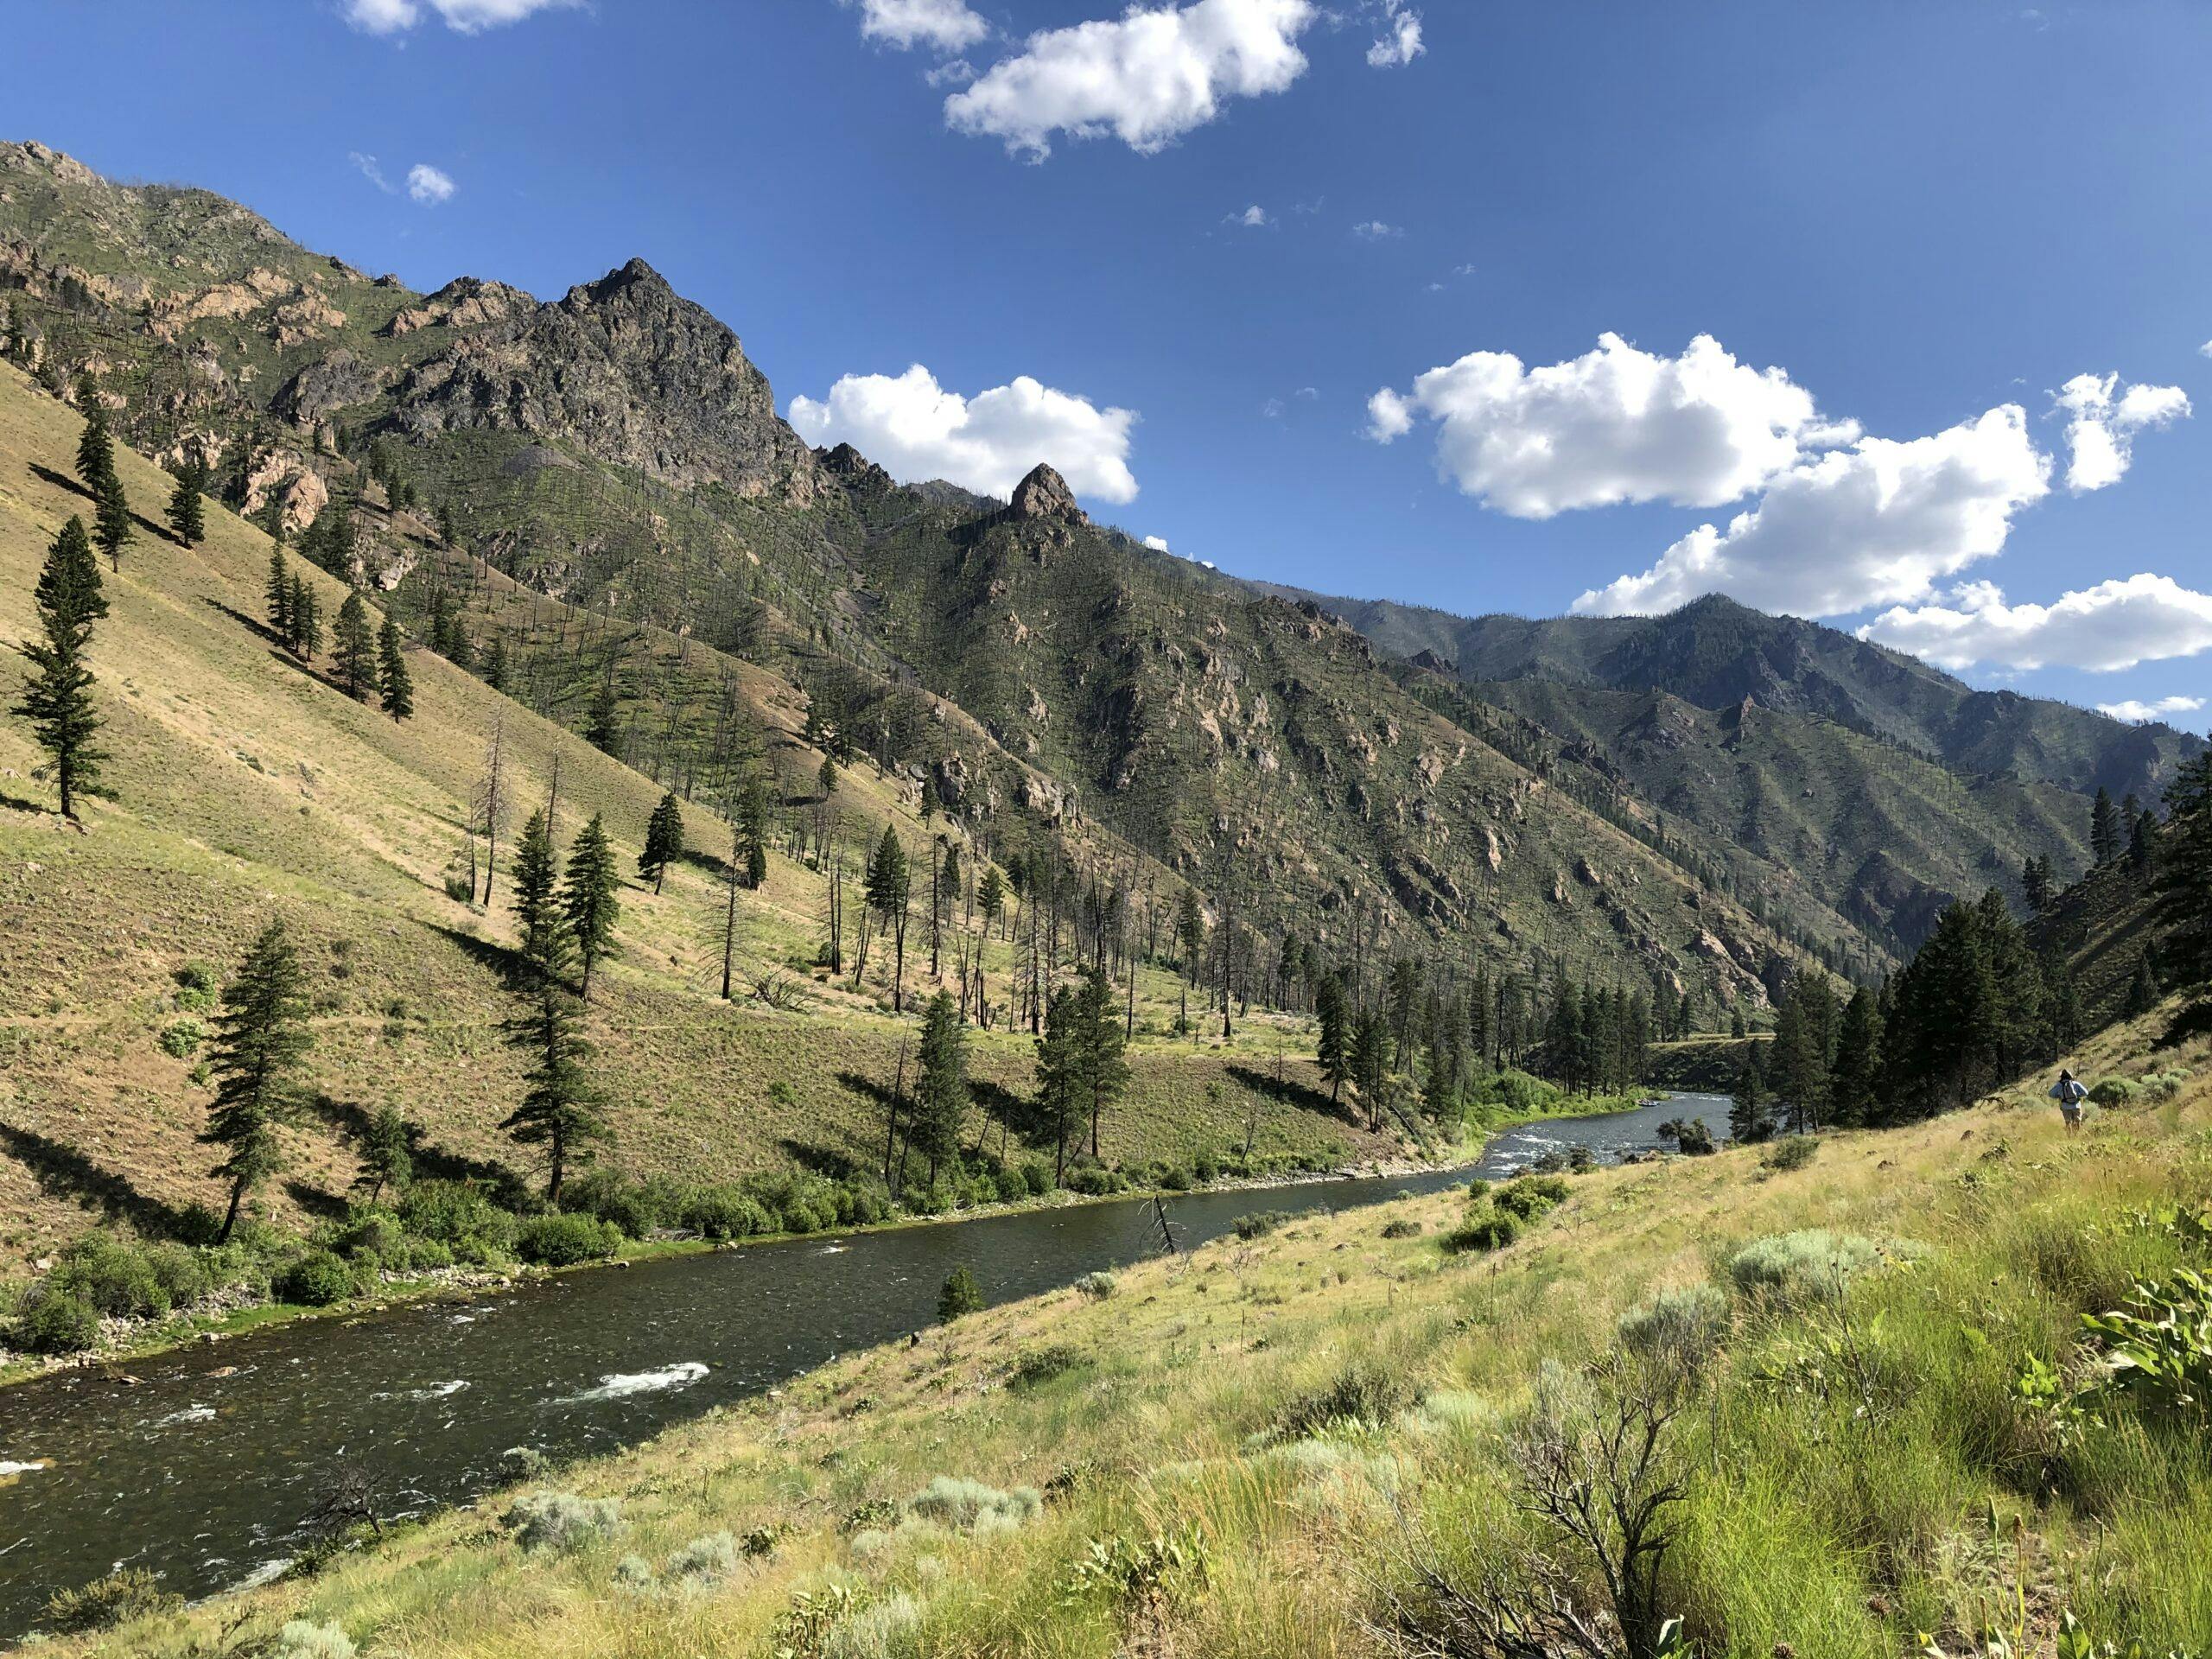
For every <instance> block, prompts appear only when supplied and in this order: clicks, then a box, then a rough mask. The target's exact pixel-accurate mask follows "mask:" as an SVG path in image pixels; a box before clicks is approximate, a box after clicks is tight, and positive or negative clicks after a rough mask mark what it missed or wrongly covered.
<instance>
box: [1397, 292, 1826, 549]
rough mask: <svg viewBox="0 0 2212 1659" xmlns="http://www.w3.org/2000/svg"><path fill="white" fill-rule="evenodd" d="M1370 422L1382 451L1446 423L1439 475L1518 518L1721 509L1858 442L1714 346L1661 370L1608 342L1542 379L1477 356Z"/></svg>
mask: <svg viewBox="0 0 2212 1659" xmlns="http://www.w3.org/2000/svg"><path fill="white" fill-rule="evenodd" d="M1368 415H1369V418H1370V425H1369V429H1368V432H1369V435H1370V437H1373V438H1374V439H1375V440H1376V442H1381V443H1388V442H1391V441H1392V440H1393V439H1395V438H1401V437H1403V436H1404V435H1406V434H1407V433H1408V432H1410V431H1412V430H1413V428H1414V422H1415V420H1416V419H1417V418H1419V417H1421V416H1426V417H1427V418H1429V419H1431V420H1433V421H1435V422H1437V423H1438V430H1437V436H1436V462H1437V469H1438V471H1439V472H1440V474H1442V475H1443V477H1444V478H1445V479H1446V480H1448V481H1450V482H1452V483H1454V484H1456V485H1458V486H1459V488H1460V490H1461V491H1463V492H1464V493H1466V494H1468V495H1471V496H1474V497H1476V498H1477V499H1479V500H1481V501H1482V502H1483V503H1484V505H1487V506H1491V507H1494V508H1496V509H1497V511H1499V512H1504V513H1509V514H1510V515H1512V516H1513V517H1514V518H1550V517H1551V516H1552V515H1553V514H1554V513H1558V512H1567V511H1569V510H1570V509H1573V508H1577V507H1597V506H1610V505H1615V504H1617V503H1619V502H1624V501H1653V500H1664V501H1671V502H1673V503H1675V505H1678V506H1696V507H1711V506H1719V505H1721V504H1723V503H1724V502H1728V501H1733V500H1735V499H1737V498H1738V497H1739V496H1741V495H1743V494H1745V493H1746V492H1748V491H1750V490H1752V489H1755V488H1757V487H1758V486H1759V485H1761V484H1763V483H1764V482H1765V481H1766V480H1768V479H1770V478H1772V477H1774V476H1775V475H1776V474H1779V473H1781V472H1783V470H1784V469H1786V468H1787V467H1791V466H1793V465H1795V464H1796V462H1797V461H1799V460H1801V459H1802V456H1803V454H1804V452H1805V451H1806V450H1807V449H1808V448H1817V447H1821V446H1823V445H1827V444H1832V443H1835V442H1849V441H1850V440H1851V439H1853V438H1854V437H1856V436H1857V435H1858V432H1857V429H1856V428H1855V427H1851V426H1838V425H1834V424H1833V423H1827V422H1824V421H1822V420H1821V416H1820V412H1819V410H1818V409H1817V408H1816V407H1815V404H1814V401H1813V395H1812V394H1811V393H1810V392H1808V391H1806V390H1805V389H1804V388H1803V387H1802V386H1799V385H1795V384H1794V383H1793V382H1792V381H1791V380H1790V378H1789V376H1788V375H1787V374H1786V373H1784V372H1783V371H1782V370H1780V369H1776V368H1770V369H1764V370H1761V369H1755V368H1752V367H1751V365H1749V364H1746V363H1739V362H1738V361H1737V360H1736V359H1735V358H1734V357H1733V356H1732V355H1731V354H1730V353H1728V352H1727V351H1726V350H1725V349H1723V347H1722V346H1721V345H1720V343H1719V341H1718V340H1714V339H1713V338H1712V336H1710V335H1708V334H1700V335H1699V336H1698V337H1697V338H1696V339H1694V340H1692V341H1690V343H1689V346H1688V348H1687V349H1686V350H1685V351H1684V352H1683V353H1682V354H1681V356H1679V357H1660V356H1656V355H1655V354H1654V353H1649V352H1646V351H1642V350H1639V349H1638V348H1637V347H1636V346H1631V345H1630V344H1629V342H1628V341H1626V340H1623V339H1622V338H1621V337H1620V336H1619V335H1618V334H1604V335H1601V336H1599V341H1598V346H1597V349H1596V350H1595V351H1592V352H1586V353H1584V354H1583V355H1582V356H1580V357H1578V358H1575V359H1573V360H1572V361H1570V362H1566V363H1553V364H1549V365H1543V366H1540V367H1537V368H1533V369H1531V368H1526V367H1524V366H1523V365H1522V362H1521V359H1519V358H1517V357H1515V356H1513V355H1512V354H1511V353H1506V352H1473V353H1469V354H1468V355H1467V356H1465V357H1463V358H1461V359H1459V361H1458V362H1456V363H1453V364H1450V365H1446V366H1445V367H1443V368H1437V369H1431V370H1429V371H1428V372H1427V373H1426V374H1423V375H1421V377H1420V378H1418V379H1416V380H1415V381H1414V385H1413V391H1411V393H1409V394H1408V393H1402V392H1398V391H1392V390H1390V389H1389V388H1388V387H1385V388H1384V389H1383V391H1378V392H1376V394H1375V396H1374V397H1372V398H1370V399H1369V401H1368Z"/></svg>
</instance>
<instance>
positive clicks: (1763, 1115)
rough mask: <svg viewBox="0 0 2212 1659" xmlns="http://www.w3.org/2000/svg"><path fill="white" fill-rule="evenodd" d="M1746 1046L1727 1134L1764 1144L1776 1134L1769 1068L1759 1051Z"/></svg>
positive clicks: (1737, 1078)
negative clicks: (1769, 1100) (1769, 1106)
mask: <svg viewBox="0 0 2212 1659" xmlns="http://www.w3.org/2000/svg"><path fill="white" fill-rule="evenodd" d="M1762 1046H1763V1045H1761V1044H1758V1043H1751V1044H1747V1045H1746V1046H1745V1049H1744V1058H1743V1060H1742V1061H1741V1063H1740V1064H1739V1065H1738V1067H1737V1071H1736V1089H1735V1098H1734V1099H1733V1101H1732V1103H1730V1105H1729V1108H1728V1133H1729V1135H1730V1136H1731V1138H1732V1139H1734V1140H1738V1141H1765V1140H1769V1139H1771V1138H1772V1136H1773V1135H1774V1118H1773V1116H1772V1115H1771V1114H1770V1112H1769V1111H1768V1110H1767V1090H1766V1067H1765V1064H1764V1060H1763V1059H1762V1058H1761V1057H1760V1054H1759V1050H1760V1048H1761V1047H1762Z"/></svg>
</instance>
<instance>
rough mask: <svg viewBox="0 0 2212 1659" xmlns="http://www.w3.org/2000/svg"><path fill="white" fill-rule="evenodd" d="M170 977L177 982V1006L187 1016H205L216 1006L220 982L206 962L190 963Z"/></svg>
mask: <svg viewBox="0 0 2212 1659" xmlns="http://www.w3.org/2000/svg"><path fill="white" fill-rule="evenodd" d="M169 977H170V978H171V979H173V980H175V982H176V1005H177V1007H180V1008H181V1009H183V1010H184V1011H185V1012H186V1013H187V1014H205V1013H207V1010H208V1009H210V1008H212V1007H214V1006H215V1002H216V999H217V997H218V995H219V983H220V982H219V981H218V980H217V978H216V976H215V970H214V969H213V968H210V967H209V966H208V965H207V963H204V962H188V963H185V964H184V966H183V967H181V968H180V969H177V970H176V971H175V973H174V974H171V975H170V976H169Z"/></svg>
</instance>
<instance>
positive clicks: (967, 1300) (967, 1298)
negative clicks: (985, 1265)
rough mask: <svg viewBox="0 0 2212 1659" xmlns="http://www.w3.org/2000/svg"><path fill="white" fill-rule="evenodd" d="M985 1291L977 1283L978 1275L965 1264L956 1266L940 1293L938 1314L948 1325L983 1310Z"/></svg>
mask: <svg viewBox="0 0 2212 1659" xmlns="http://www.w3.org/2000/svg"><path fill="white" fill-rule="evenodd" d="M982 1306H983V1293H982V1288H981V1287H979V1286H978V1285H977V1284H976V1275H975V1274H972V1273H970V1272H969V1270H968V1269H967V1268H965V1267H964V1266H963V1267H957V1268H954V1269H953V1270H952V1273H951V1275H950V1277H949V1278H947V1279H946V1280H945V1281H944V1289H943V1290H941V1291H939V1292H938V1298H937V1316H938V1319H940V1320H942V1321H943V1322H944V1323H945V1324H946V1325H950V1324H951V1323H952V1322H953V1321H954V1320H955V1319H964V1318H966V1317H967V1316H968V1315H969V1314H970V1313H978V1312H980V1311H982Z"/></svg>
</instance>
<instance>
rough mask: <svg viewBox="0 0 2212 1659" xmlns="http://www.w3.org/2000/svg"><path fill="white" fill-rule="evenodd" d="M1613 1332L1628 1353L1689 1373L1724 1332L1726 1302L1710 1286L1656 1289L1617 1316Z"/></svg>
mask: <svg viewBox="0 0 2212 1659" xmlns="http://www.w3.org/2000/svg"><path fill="white" fill-rule="evenodd" d="M1616 1332H1617V1334H1618V1336H1619V1338H1620V1342H1621V1346H1622V1347H1624V1348H1625V1349H1627V1350H1628V1351H1630V1353H1632V1354H1637V1355H1639V1356H1641V1357H1643V1358H1645V1359H1649V1360H1655V1361H1657V1362H1660V1363H1664V1364H1669V1365H1672V1366H1675V1367H1676V1368H1677V1369H1679V1370H1685V1371H1694V1370H1699V1369H1700V1368H1701V1367H1702V1366H1703V1365H1704V1363H1705V1362H1706V1361H1707V1360H1708V1359H1710V1358H1711V1357H1713V1351H1714V1350H1715V1349H1717V1348H1719V1345H1720V1341H1721V1338H1723V1337H1725V1336H1726V1335H1727V1333H1728V1299H1727V1298H1726V1296H1724V1295H1722V1294H1720V1292H1719V1290H1717V1289H1715V1288H1714V1287H1713V1286H1711V1285H1688V1286H1685V1287H1682V1288H1681V1289H1679V1290H1662V1291H1660V1292H1658V1293H1657V1294H1656V1295H1654V1296H1653V1297H1652V1298H1651V1299H1650V1300H1649V1301H1646V1302H1644V1303H1643V1305H1642V1306H1638V1307H1635V1308H1632V1309H1630V1311H1629V1312H1628V1313H1624V1314H1623V1315H1621V1319H1620V1323H1619V1325H1618V1326H1617V1327H1616Z"/></svg>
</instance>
